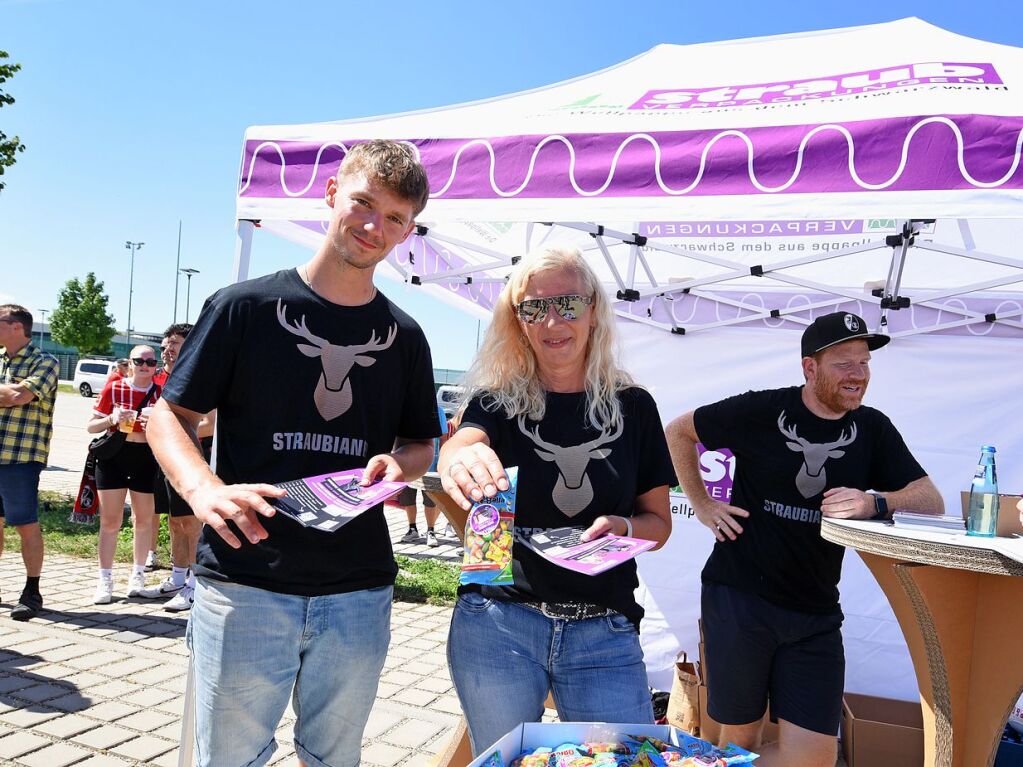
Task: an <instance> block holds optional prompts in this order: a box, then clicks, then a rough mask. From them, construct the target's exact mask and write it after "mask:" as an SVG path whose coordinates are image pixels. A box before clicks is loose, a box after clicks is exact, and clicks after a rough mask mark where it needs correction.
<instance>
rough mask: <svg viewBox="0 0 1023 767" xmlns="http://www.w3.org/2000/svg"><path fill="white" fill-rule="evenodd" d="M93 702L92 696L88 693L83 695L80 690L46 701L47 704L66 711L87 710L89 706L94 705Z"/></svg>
mask: <svg viewBox="0 0 1023 767" xmlns="http://www.w3.org/2000/svg"><path fill="white" fill-rule="evenodd" d="M92 704H93V700H92V698H90V697H88V696H87V695H82V694H81V693H80V692H73V693H71V694H70V695H65V696H64V697H62V698H54V699H53V700H48V701H46V705H47V706H49V707H50V708H55V709H58V710H60V711H64V712H66V713H76V712H78V711H85V710H86V709H87V708H89V707H90V706H92Z"/></svg>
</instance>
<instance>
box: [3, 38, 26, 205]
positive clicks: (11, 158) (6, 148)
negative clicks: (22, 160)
mask: <svg viewBox="0 0 1023 767" xmlns="http://www.w3.org/2000/svg"><path fill="white" fill-rule="evenodd" d="M7 58H10V57H9V56H8V55H7V51H0V85H3V84H4V83H5V82H7V81H8V80H9V79H10V78H11V77H13V76H14V73H15V72H17V71H18V70H19V69H21V64H4V63H3V62H4V59H7ZM13 103H14V96H11V95H10V94H8V93H5V92H4V91H3V90H2V89H0V107H4V106H7V105H8V104H13ZM24 151H25V145H24V144H22V143H21V141H19V140H18V137H17V136H14V137H13V138H7V134H6V133H4V132H3V131H2V130H0V176H3V175H4V168H10V167H11V166H12V165H14V163H15V161H16V160H17V158H16V157H15V155H16V154H17V153H18V152H24ZM3 188H4V182H3V180H2V179H0V191H3Z"/></svg>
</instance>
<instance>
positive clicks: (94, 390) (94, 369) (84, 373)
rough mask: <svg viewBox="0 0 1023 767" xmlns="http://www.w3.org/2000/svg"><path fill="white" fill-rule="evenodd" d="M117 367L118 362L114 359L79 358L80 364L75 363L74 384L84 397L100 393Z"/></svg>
mask: <svg viewBox="0 0 1023 767" xmlns="http://www.w3.org/2000/svg"><path fill="white" fill-rule="evenodd" d="M116 367H117V363H116V362H115V361H114V360H78V364H77V365H75V381H74V386H75V388H76V389H78V391H79V393H81V395H82V396H83V397H92V396H94V395H96V394H99V392H101V391H103V387H104V386H106V385H107V378H108V377H109V376H110V373H111V372H112V371H113V370H114V369H115V368H116Z"/></svg>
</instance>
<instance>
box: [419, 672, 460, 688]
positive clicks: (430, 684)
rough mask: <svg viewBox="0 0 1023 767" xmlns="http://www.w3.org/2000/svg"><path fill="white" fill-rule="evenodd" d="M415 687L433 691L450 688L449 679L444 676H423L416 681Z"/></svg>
mask: <svg viewBox="0 0 1023 767" xmlns="http://www.w3.org/2000/svg"><path fill="white" fill-rule="evenodd" d="M416 687H417V688H418V689H420V690H426V691H428V692H433V693H442V692H447V691H448V690H450V689H451V688H452V684H451V680H450V679H448V678H447V674H444V676H424V677H420V679H419V681H418V682H416Z"/></svg>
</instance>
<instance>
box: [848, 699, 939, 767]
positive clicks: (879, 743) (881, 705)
mask: <svg viewBox="0 0 1023 767" xmlns="http://www.w3.org/2000/svg"><path fill="white" fill-rule="evenodd" d="M842 753H843V754H844V756H845V761H846V763H847V764H848V765H849V767H877V766H878V765H884V766H885V767H920V765H922V764H923V763H924V730H923V714H922V713H921V711H920V704H919V703H916V702H907V701H904V700H891V699H889V698H875V697H873V696H871V695H858V694H856V693H851V692H847V693H846V694H845V698H844V699H843V701H842Z"/></svg>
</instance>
